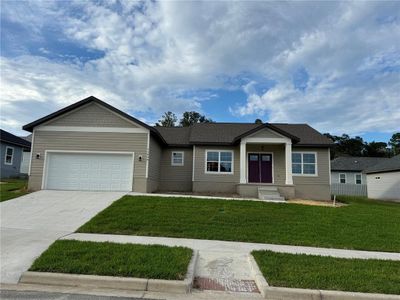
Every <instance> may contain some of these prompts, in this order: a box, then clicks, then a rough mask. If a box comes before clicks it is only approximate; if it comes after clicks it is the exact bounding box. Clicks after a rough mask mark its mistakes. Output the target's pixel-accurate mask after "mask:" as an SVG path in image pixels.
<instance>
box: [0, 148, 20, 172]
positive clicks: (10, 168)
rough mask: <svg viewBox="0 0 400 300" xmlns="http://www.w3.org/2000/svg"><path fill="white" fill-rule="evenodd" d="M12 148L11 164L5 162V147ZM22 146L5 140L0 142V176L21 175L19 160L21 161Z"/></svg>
mask: <svg viewBox="0 0 400 300" xmlns="http://www.w3.org/2000/svg"><path fill="white" fill-rule="evenodd" d="M7 147H10V148H13V149H14V152H13V160H12V164H11V165H8V164H5V156H6V148H7ZM22 152H23V148H21V147H20V146H17V145H14V144H10V143H7V142H1V143H0V176H1V178H9V177H14V176H15V177H16V176H19V175H21V173H20V168H21V161H22Z"/></svg>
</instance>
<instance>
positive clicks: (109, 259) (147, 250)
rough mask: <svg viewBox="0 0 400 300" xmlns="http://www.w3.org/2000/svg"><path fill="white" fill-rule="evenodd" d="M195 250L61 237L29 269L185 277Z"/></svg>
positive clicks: (134, 275) (56, 271)
mask: <svg viewBox="0 0 400 300" xmlns="http://www.w3.org/2000/svg"><path fill="white" fill-rule="evenodd" d="M192 253H193V251H192V250H191V249H188V248H184V247H167V246H161V245H138V244H117V243H108V242H101V243H100V242H86V241H74V240H59V241H56V242H55V243H53V244H52V245H51V246H50V247H49V248H48V249H47V250H46V251H45V252H44V253H43V254H42V255H41V256H40V257H39V258H37V259H36V260H35V262H34V263H33V265H32V266H31V268H30V269H29V270H30V271H39V272H55V273H71V274H87V275H105V276H122V277H137V278H153V279H170V280H183V279H184V278H185V275H186V272H187V268H188V265H189V263H190V259H191V257H192Z"/></svg>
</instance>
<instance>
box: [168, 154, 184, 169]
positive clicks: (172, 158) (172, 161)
mask: <svg viewBox="0 0 400 300" xmlns="http://www.w3.org/2000/svg"><path fill="white" fill-rule="evenodd" d="M174 153H181V154H182V163H174ZM184 165H185V152H184V151H171V166H174V167H182V166H184Z"/></svg>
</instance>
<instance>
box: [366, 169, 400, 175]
mask: <svg viewBox="0 0 400 300" xmlns="http://www.w3.org/2000/svg"><path fill="white" fill-rule="evenodd" d="M399 171H400V168H393V169H386V170H373V171H368V170H367V171H365V174H376V173H389V172H399Z"/></svg>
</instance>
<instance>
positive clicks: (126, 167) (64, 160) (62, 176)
mask: <svg viewBox="0 0 400 300" xmlns="http://www.w3.org/2000/svg"><path fill="white" fill-rule="evenodd" d="M133 164H134V153H133V152H131V153H129V152H93V151H92V152H82V151H81V152H74V151H69V152H68V151H67V152H63V151H46V154H45V163H44V165H45V166H44V176H43V183H42V188H43V189H52V190H81V191H82V190H87V191H131V190H132V183H133V169H134V166H133Z"/></svg>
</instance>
